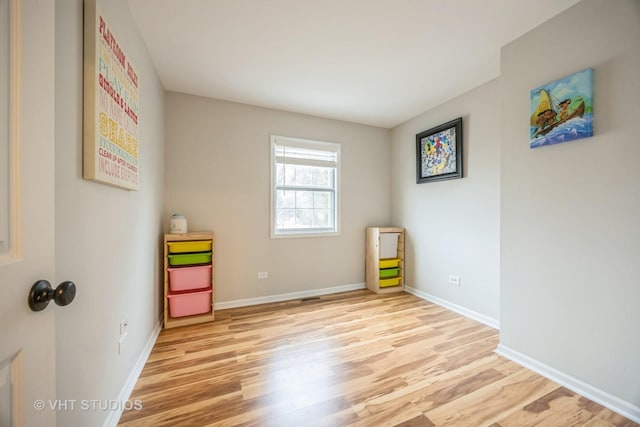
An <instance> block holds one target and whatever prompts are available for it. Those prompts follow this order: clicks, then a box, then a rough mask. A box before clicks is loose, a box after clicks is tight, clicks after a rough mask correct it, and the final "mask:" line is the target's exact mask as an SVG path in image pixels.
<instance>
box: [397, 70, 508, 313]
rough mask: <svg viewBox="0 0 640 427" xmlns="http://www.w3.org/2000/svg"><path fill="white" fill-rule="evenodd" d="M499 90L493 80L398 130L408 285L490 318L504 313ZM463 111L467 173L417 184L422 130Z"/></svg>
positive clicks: (399, 186) (399, 206)
mask: <svg viewBox="0 0 640 427" xmlns="http://www.w3.org/2000/svg"><path fill="white" fill-rule="evenodd" d="M499 91H500V84H499V81H498V80H494V81H491V82H489V83H487V84H485V85H483V86H480V87H478V88H476V89H474V90H472V91H470V92H467V93H466V94H464V95H462V96H460V97H458V98H455V99H453V100H451V101H449V102H447V103H445V104H443V105H441V106H439V107H437V108H434V109H432V110H429V111H427V112H425V113H423V114H421V115H420V116H418V117H415V118H413V119H411V120H409V121H408V122H405V123H403V124H401V125H399V126H397V127H395V128H393V129H392V132H391V140H392V144H391V158H392V164H391V171H392V173H391V181H392V186H391V205H392V206H393V209H392V222H393V223H394V224H398V225H403V226H405V227H406V232H407V243H406V247H405V248H406V249H405V250H406V270H407V271H406V273H407V277H406V283H407V285H408V286H410V287H411V288H414V289H415V290H416V291H417V292H418V293H419V294H428V297H429V298H432V297H435V298H437V299H439V300H443V301H444V302H446V303H451V304H455V305H457V306H461V307H463V308H464V309H466V310H470V311H472V312H475V313H477V314H480V315H481V316H484V317H486V318H488V319H485V320H487V321H488V322H489V323H497V321H498V317H499V274H498V273H499V206H500V199H499V197H500V194H499V168H500V159H499V147H500V145H499V127H500V114H499V109H500V97H499V96H498V94H499ZM460 116H462V127H463V132H462V136H463V152H464V156H463V163H464V167H463V170H464V178H463V179H455V180H447V181H437V182H430V183H424V184H416V134H417V133H420V132H421V131H424V130H427V129H430V128H432V127H435V126H438V125H440V124H442V123H445V122H448V121H450V120H453V119H455V118H456V117H460ZM449 275H455V276H459V277H460V286H459V287H457V286H452V285H451V284H449V283H448V280H449ZM432 299H433V298H432Z"/></svg>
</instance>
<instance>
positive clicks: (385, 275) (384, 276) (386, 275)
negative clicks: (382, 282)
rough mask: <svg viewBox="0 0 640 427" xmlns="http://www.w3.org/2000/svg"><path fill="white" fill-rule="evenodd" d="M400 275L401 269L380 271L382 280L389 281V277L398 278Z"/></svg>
mask: <svg viewBox="0 0 640 427" xmlns="http://www.w3.org/2000/svg"><path fill="white" fill-rule="evenodd" d="M398 274H400V268H399V267H396V268H381V269H380V278H381V279H388V278H389V277H396V276H397V275H398Z"/></svg>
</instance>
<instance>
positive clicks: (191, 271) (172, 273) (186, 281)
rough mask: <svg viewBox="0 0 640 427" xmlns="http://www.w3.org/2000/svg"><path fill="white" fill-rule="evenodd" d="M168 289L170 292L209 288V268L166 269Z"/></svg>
mask: <svg viewBox="0 0 640 427" xmlns="http://www.w3.org/2000/svg"><path fill="white" fill-rule="evenodd" d="M167 271H168V272H169V289H170V290H171V291H172V292H180V291H190V290H193V289H202V288H208V287H211V266H210V265H199V266H197V267H181V268H168V269H167Z"/></svg>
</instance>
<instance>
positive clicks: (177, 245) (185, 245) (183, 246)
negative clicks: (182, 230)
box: [167, 240, 211, 254]
mask: <svg viewBox="0 0 640 427" xmlns="http://www.w3.org/2000/svg"><path fill="white" fill-rule="evenodd" d="M167 246H169V253H171V254H180V253H186V252H210V251H211V240H203V241H193V242H167Z"/></svg>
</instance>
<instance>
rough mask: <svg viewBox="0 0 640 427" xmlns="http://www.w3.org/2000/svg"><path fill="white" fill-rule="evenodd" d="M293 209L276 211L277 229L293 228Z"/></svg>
mask: <svg viewBox="0 0 640 427" xmlns="http://www.w3.org/2000/svg"><path fill="white" fill-rule="evenodd" d="M295 226H296V210H295V209H276V227H277V228H279V229H286V228H295Z"/></svg>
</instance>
